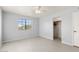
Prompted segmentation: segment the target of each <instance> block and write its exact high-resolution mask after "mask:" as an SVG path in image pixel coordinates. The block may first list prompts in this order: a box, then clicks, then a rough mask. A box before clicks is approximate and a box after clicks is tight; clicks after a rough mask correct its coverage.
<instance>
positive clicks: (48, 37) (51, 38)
mask: <svg viewBox="0 0 79 59" xmlns="http://www.w3.org/2000/svg"><path fill="white" fill-rule="evenodd" d="M40 37H42V38H45V39H49V40H53V37H52V38H50V37H46V36H40Z"/></svg>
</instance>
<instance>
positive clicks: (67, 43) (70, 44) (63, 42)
mask: <svg viewBox="0 0 79 59" xmlns="http://www.w3.org/2000/svg"><path fill="white" fill-rule="evenodd" d="M62 44H66V45H69V46H73V44H72V43H69V42H65V41H62Z"/></svg>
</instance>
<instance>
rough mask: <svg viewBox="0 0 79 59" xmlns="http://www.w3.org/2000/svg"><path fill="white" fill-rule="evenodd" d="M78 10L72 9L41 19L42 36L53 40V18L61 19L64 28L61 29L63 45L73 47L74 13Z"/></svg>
mask: <svg viewBox="0 0 79 59" xmlns="http://www.w3.org/2000/svg"><path fill="white" fill-rule="evenodd" d="M75 10H76V8H70V9H68V10H65V11H62V12H58V13H54V14H53V13H51V14H50V15H48V16H44V17H41V18H40V22H39V23H40V26H39V28H40V30H39V32H40V36H41V37H44V38H47V39H50V40H53V18H54V17H60V18H61V20H62V24H61V26H62V28H61V31H62V32H61V36H62V43H64V44H68V45H72V44H73V23H72V13H73V12H74V11H75Z"/></svg>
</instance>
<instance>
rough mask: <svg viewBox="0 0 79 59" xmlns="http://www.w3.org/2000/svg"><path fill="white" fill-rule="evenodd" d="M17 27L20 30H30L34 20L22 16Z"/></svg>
mask: <svg viewBox="0 0 79 59" xmlns="http://www.w3.org/2000/svg"><path fill="white" fill-rule="evenodd" d="M17 24H18V26H17V28H18V29H19V30H28V29H31V28H32V20H29V19H26V18H21V19H19V20H17Z"/></svg>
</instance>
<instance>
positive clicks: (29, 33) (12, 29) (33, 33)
mask: <svg viewBox="0 0 79 59" xmlns="http://www.w3.org/2000/svg"><path fill="white" fill-rule="evenodd" d="M21 17H23V16H21V15H17V14H14V13H9V12H4V11H3V42H7V41H13V40H18V39H27V38H33V37H37V36H38V18H32V17H26V18H27V19H31V20H32V30H24V31H22V30H18V29H17V23H16V20H18V19H20V18H21Z"/></svg>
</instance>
